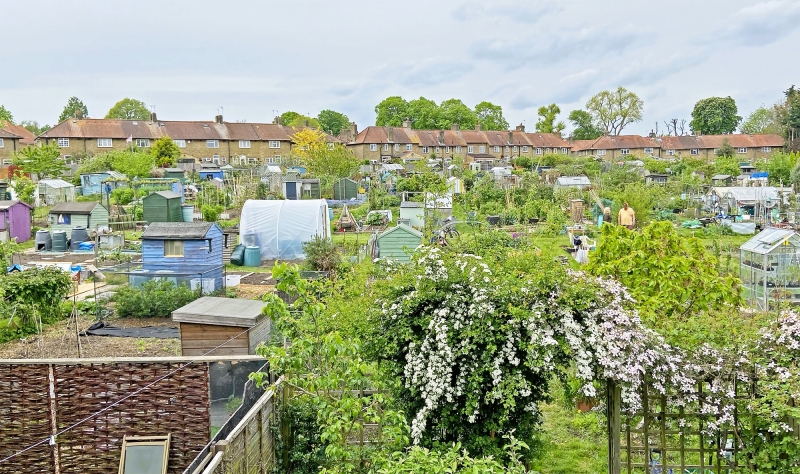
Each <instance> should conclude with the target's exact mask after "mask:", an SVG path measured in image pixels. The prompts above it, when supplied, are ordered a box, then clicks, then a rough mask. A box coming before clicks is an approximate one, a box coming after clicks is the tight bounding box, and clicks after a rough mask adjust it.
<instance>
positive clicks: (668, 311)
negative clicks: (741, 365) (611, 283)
mask: <svg viewBox="0 0 800 474" xmlns="http://www.w3.org/2000/svg"><path fill="white" fill-rule="evenodd" d="M587 268H588V270H589V272H590V273H592V274H593V275H598V276H608V277H611V278H614V279H616V280H617V281H619V282H620V283H622V284H623V285H625V286H626V287H627V288H628V291H630V293H631V296H633V298H634V299H635V300H636V301H637V302H638V304H639V306H640V308H641V309H643V310H644V311H645V312H646V314H647V315H648V316H649V318H648V319H649V320H651V322H655V321H660V323H659V324H660V326H661V327H662V328H666V327H668V326H669V325H671V324H675V323H676V320H679V319H683V318H686V317H688V316H690V315H692V314H697V313H706V312H714V311H721V310H723V309H725V308H727V307H730V306H738V305H739V304H740V303H741V302H742V299H741V295H740V289H739V288H740V287H739V285H740V281H739V279H738V278H735V277H731V276H721V275H720V274H719V272H718V271H717V262H716V258H715V257H714V256H713V255H711V254H710V253H709V252H708V251H707V250H706V248H705V246H704V245H703V243H702V242H701V241H700V239H698V238H695V237H691V238H686V237H682V236H681V235H679V234H678V232H677V231H676V230H675V228H674V227H673V225H672V224H671V223H668V222H653V223H652V224H650V225H648V226H647V227H645V228H644V229H642V231H641V232H634V231H630V230H628V229H626V228H625V227H623V226H614V225H608V226H606V225H604V226H603V238H602V239H601V240H600V244H599V245H598V247H597V251H596V252H595V254H594V256H593V258H592V259H591V260H590V262H589V266H588V267H587Z"/></svg>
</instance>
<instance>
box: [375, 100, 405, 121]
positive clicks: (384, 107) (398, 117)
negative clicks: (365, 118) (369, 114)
mask: <svg viewBox="0 0 800 474" xmlns="http://www.w3.org/2000/svg"><path fill="white" fill-rule="evenodd" d="M375 113H376V114H377V116H376V117H375V125H377V126H379V127H399V126H401V125H403V121H404V120H405V119H407V118H408V116H409V115H408V114H409V111H408V102H406V100H405V99H403V98H402V97H400V96H399V95H393V96H391V97H387V98H385V99H383V100H382V101H381V103H380V104H378V105H376V106H375Z"/></svg>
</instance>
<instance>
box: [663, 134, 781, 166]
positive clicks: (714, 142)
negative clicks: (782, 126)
mask: <svg viewBox="0 0 800 474" xmlns="http://www.w3.org/2000/svg"><path fill="white" fill-rule="evenodd" d="M725 139H727V140H728V143H730V145H731V146H732V147H733V148H734V150H735V151H736V155H735V156H736V157H737V158H741V159H747V160H752V161H755V160H759V159H760V160H765V159H767V158H769V157H770V156H772V154H773V153H774V152H776V151H782V150H783V145H784V142H783V137H781V136H780V135H775V134H760V135H747V134H738V133H737V134H731V135H686V136H682V137H661V139H660V140H661V148H662V150H663V155H664V157H665V158H669V157H681V156H684V157H696V158H703V159H714V157H715V156H716V150H717V149H718V148H720V147H721V146H722V142H723V141H724V140H725Z"/></svg>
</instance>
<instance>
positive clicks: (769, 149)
mask: <svg viewBox="0 0 800 474" xmlns="http://www.w3.org/2000/svg"><path fill="white" fill-rule="evenodd" d="M771 151H772V147H771V146H762V147H761V153H769V152H771Z"/></svg>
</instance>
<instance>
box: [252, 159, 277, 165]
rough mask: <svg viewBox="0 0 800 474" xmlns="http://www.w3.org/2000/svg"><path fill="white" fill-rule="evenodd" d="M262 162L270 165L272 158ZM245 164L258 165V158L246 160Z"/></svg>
mask: <svg viewBox="0 0 800 474" xmlns="http://www.w3.org/2000/svg"><path fill="white" fill-rule="evenodd" d="M264 160H265V161H266V162H267V163H272V158H265V159H264ZM247 162H248V163H250V164H251V165H252V164H256V163H258V158H248V159H247Z"/></svg>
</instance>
